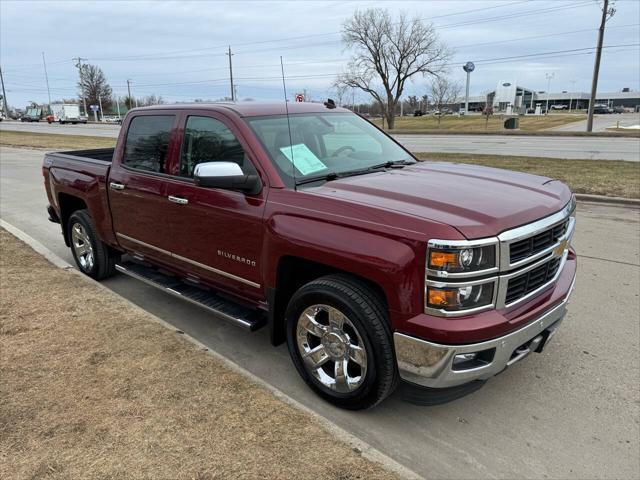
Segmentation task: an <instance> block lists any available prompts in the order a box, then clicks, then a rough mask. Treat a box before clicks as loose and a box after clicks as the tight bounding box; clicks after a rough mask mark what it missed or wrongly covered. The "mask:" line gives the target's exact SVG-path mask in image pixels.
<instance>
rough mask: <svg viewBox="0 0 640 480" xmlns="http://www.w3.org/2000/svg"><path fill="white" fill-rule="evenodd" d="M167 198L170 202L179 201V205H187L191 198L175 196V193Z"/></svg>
mask: <svg viewBox="0 0 640 480" xmlns="http://www.w3.org/2000/svg"><path fill="white" fill-rule="evenodd" d="M167 198H168V199H169V201H170V202H173V203H177V204H178V205H186V204H187V203H189V200H187V199H186V198H181V197H175V196H173V195H169V196H168V197H167Z"/></svg>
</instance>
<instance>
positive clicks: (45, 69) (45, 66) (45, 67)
mask: <svg viewBox="0 0 640 480" xmlns="http://www.w3.org/2000/svg"><path fill="white" fill-rule="evenodd" d="M42 65H43V66H44V79H45V81H46V82H47V96H48V97H49V113H51V90H49V75H47V62H46V61H45V60H44V52H42Z"/></svg>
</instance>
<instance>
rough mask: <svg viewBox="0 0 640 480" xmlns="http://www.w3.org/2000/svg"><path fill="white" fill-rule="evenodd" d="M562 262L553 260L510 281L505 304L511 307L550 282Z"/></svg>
mask: <svg viewBox="0 0 640 480" xmlns="http://www.w3.org/2000/svg"><path fill="white" fill-rule="evenodd" d="M554 228H556V227H554ZM565 228H566V225H565ZM561 260H562V259H561V258H560V257H558V258H552V259H551V260H549V261H548V262H545V263H543V264H542V265H540V266H539V267H536V268H534V269H532V270H529V271H528V272H526V273H523V274H522V275H518V276H517V277H514V278H512V279H510V280H509V285H508V287H507V296H506V299H505V303H506V304H507V305H509V304H511V303H513V302H515V301H518V300H519V299H521V298H522V297H524V296H526V295H528V294H530V293H531V292H533V291H535V290H537V289H538V288H540V287H542V286H543V285H545V284H546V283H548V282H550V281H551V280H552V279H553V278H554V277H555V275H556V273H557V272H558V268H559V267H560V262H561Z"/></svg>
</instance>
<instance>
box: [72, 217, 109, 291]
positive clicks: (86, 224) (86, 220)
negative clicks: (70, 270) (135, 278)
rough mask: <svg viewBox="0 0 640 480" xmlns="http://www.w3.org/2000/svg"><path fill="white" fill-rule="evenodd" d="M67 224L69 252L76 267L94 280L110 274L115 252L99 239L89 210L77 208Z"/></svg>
mask: <svg viewBox="0 0 640 480" xmlns="http://www.w3.org/2000/svg"><path fill="white" fill-rule="evenodd" d="M67 226H68V229H69V230H68V235H69V242H70V243H71V253H72V254H73V259H74V260H75V261H76V265H77V266H78V269H79V270H80V271H81V272H82V273H84V274H86V275H89V276H90V277H92V278H94V279H96V280H102V279H103V278H108V277H110V276H112V275H113V274H114V273H115V271H116V270H115V265H116V260H117V254H115V253H114V252H113V251H112V250H111V249H110V248H109V247H108V246H107V245H105V244H104V243H103V242H102V241H101V240H100V238H99V237H98V234H97V233H96V230H95V227H94V226H93V221H92V220H91V216H90V215H89V212H88V211H87V210H77V211H76V212H74V213H73V215H71V217H70V218H69V222H68V224H67Z"/></svg>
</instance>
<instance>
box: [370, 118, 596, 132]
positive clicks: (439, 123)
mask: <svg viewBox="0 0 640 480" xmlns="http://www.w3.org/2000/svg"><path fill="white" fill-rule="evenodd" d="M519 118H520V130H521V131H540V130H545V129H548V128H552V127H557V126H560V125H565V124H567V123H573V122H579V121H581V120H584V119H585V118H587V117H586V115H562V114H549V115H526V116H522V117H519ZM506 119H507V117H506V116H503V115H492V116H490V117H489V119H488V122H487V119H486V117H484V116H482V115H468V116H462V117H458V116H455V115H444V116H442V117H440V119H438V117H437V116H433V115H424V116H422V117H398V118H396V128H395V130H394V131H395V133H402V130H411V131H416V132H419V131H422V130H424V131H432V130H434V131H436V130H445V131H446V130H459V131H464V132H484V131H489V132H504V131H506V130H505V129H504V126H503V125H504V121H505V120H506ZM374 123H375V124H376V125H378V126H381V125H382V120H380V119H376V120H374Z"/></svg>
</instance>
